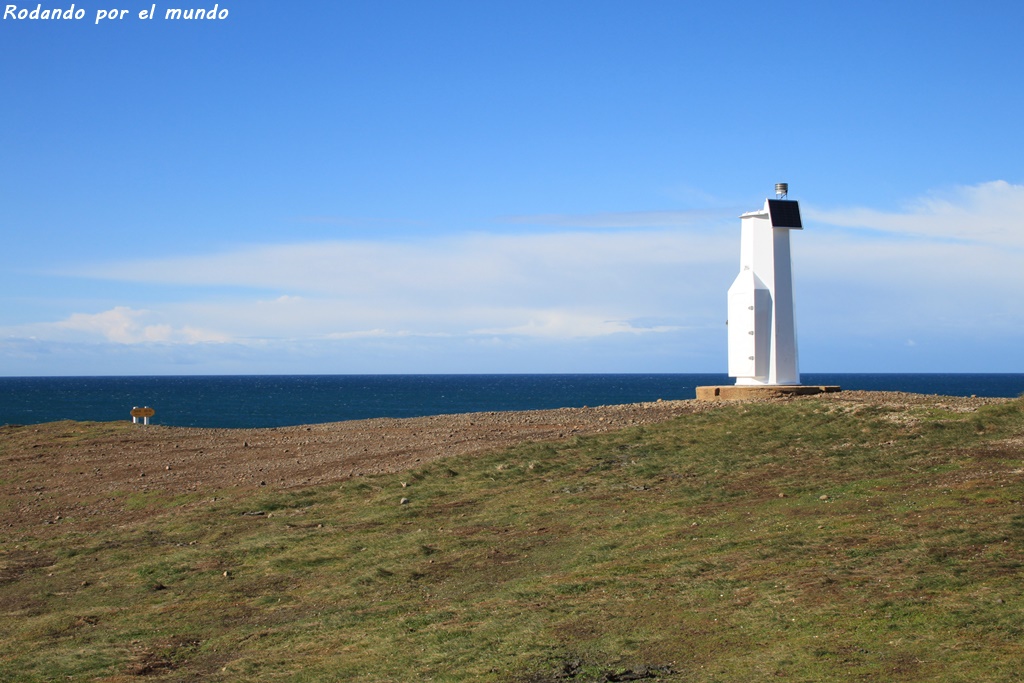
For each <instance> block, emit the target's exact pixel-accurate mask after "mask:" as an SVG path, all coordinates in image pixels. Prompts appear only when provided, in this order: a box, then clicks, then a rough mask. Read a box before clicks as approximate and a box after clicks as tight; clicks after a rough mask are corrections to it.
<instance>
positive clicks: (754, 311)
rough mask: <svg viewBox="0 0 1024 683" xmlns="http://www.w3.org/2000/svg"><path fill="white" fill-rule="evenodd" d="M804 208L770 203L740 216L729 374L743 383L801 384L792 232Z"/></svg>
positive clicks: (731, 305)
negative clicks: (738, 267) (798, 364)
mask: <svg viewBox="0 0 1024 683" xmlns="http://www.w3.org/2000/svg"><path fill="white" fill-rule="evenodd" d="M802 228H803V226H802V225H801V223H800V206H799V204H798V203H797V202H795V201H790V200H786V199H766V200H765V203H764V208H763V209H761V210H760V211H751V212H750V213H745V214H743V215H742V216H740V274H739V275H738V276H737V277H736V279H735V280H734V281H733V283H732V286H731V287H729V309H728V310H729V376H730V377H735V378H736V384H739V385H755V386H756V385H767V386H773V385H784V384H800V371H799V370H798V369H797V352H796V320H795V317H794V314H793V272H792V265H791V262H790V254H789V231H790V230H800V229H802Z"/></svg>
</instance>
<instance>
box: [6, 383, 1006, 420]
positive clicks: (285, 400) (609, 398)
mask: <svg viewBox="0 0 1024 683" xmlns="http://www.w3.org/2000/svg"><path fill="white" fill-rule="evenodd" d="M802 380H803V382H804V383H805V384H838V385H840V386H842V387H843V388H844V389H867V390H874V391H909V392H915V393H923V394H945V395H951V396H971V395H977V396H1004V397H1016V396H1020V395H1021V394H1022V393H1024V374H815V373H803V374H802ZM731 383H732V382H731V381H730V380H729V378H728V377H726V376H725V375H719V374H650V375H643V374H622V375H615V374H609V375H599V374H586V375H268V376H216V377H199V376H184V377H0V424H38V423H41V422H51V421H55V420H95V421H110V420H128V419H131V418H130V414H129V413H130V411H131V409H132V408H133V407H135V406H149V407H152V408H153V409H154V410H155V411H156V414H155V416H154V417H153V418H152V419H151V422H152V423H153V424H164V425H174V426H181V427H225V428H237V427H281V426H286V425H297V424H313V423H319V422H336V421H341V420H358V419H363V418H371V417H418V416H423V415H442V414H448V413H469V412H485V411H503V410H534V409H544V408H565V407H581V406H597V405H613V404H619V403H636V402H640V401H656V400H658V399H659V398H661V399H665V400H671V399H691V398H694V396H695V389H696V387H697V386H699V385H708V384H731Z"/></svg>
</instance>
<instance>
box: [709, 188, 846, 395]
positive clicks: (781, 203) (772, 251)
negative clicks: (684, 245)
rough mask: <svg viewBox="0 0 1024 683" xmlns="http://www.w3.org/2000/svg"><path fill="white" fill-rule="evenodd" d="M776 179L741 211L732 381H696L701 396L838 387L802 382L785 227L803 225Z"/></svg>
mask: <svg viewBox="0 0 1024 683" xmlns="http://www.w3.org/2000/svg"><path fill="white" fill-rule="evenodd" d="M788 194H789V186H788V185H787V184H786V183H778V184H776V185H775V199H765V200H764V207H763V208H762V209H761V210H760V211H751V212H749V213H745V214H743V215H742V216H740V273H739V275H737V276H736V279H735V280H734V281H733V283H732V286H731V287H729V296H728V301H729V303H728V313H729V334H728V341H729V376H730V377H735V378H736V385H735V386H730V387H697V398H699V399H708V400H714V399H734V398H736V399H741V398H748V397H754V396H763V395H788V394H815V393H821V392H825V391H838V390H839V387H833V386H829V387H821V386H805V385H802V384H800V370H799V367H798V365H797V345H796V317H795V315H794V312H793V268H792V263H791V258H790V251H789V233H790V231H791V230H802V229H803V224H802V223H801V221H800V205H799V204H798V203H797V202H795V201H793V200H790V199H787V198H786V197H787V196H788Z"/></svg>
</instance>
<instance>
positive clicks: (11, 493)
mask: <svg viewBox="0 0 1024 683" xmlns="http://www.w3.org/2000/svg"><path fill="white" fill-rule="evenodd" d="M776 400H778V399H776ZM785 400H815V401H827V402H832V403H841V404H882V405H887V406H897V407H898V406H906V405H919V404H926V405H934V406H936V407H941V408H946V409H951V410H956V411H960V412H966V411H972V410H976V409H977V408H978V407H979V406H982V405H985V404H989V403H997V402H1000V401H1005V400H1007V399H991V398H957V397H948V396H925V395H920V394H904V393H895V392H865V391H846V392H840V393H836V394H825V395H821V396H816V397H807V398H796V399H785ZM718 405H719V404H717V403H713V402H702V401H695V400H691V401H657V402H654V403H636V404H629V405H617V406H598V407H593V408H562V409H558V410H536V411H524V412H489V413H468V414H463V415H438V416H433V417H419V418H409V419H374V420H355V421H351V422H335V423H329V424H316V425H308V426H300V427H278V428H271V429H194V428H180V427H163V426H157V425H150V426H148V427H143V426H141V425H139V426H137V427H131V428H130V429H126V430H119V431H118V432H117V433H116V434H114V435H111V434H109V433H108V434H105V435H101V436H87V435H86V433H87V431H88V430H89V428H90V425H89V424H88V423H84V424H81V423H74V422H58V423H51V424H45V425H28V426H4V427H0V442H2V445H3V448H2V449H0V510H3V516H2V517H0V529H2V528H6V529H7V530H8V531H10V530H12V529H15V530H16V529H27V528H32V529H33V531H34V532H36V533H39V532H42V533H45V532H47V531H50V532H58V531H59V532H66V531H68V529H67V528H66V526H68V525H74V526H75V527H77V528H79V529H81V530H83V531H85V530H88V529H90V528H96V526H97V525H110V524H122V523H126V522H128V521H131V520H133V519H139V518H143V517H145V516H147V515H152V514H155V511H154V510H153V509H152V506H148V507H147V506H145V505H130V504H126V503H127V501H128V499H129V498H131V496H132V494H144V493H147V492H159V493H168V494H172V495H178V494H193V495H191V496H190V497H189V500H191V501H192V502H190V503H189V504H190V505H195V504H199V503H196V502H195V501H196V500H197V499H203V500H207V501H208V500H209V499H208V498H204V497H205V496H206V495H207V494H208V495H209V496H210V497H216V496H218V495H224V494H225V493H227V492H229V491H230V490H232V489H238V488H242V489H250V490H251V489H259V488H265V489H267V490H275V489H287V488H294V487H303V486H312V485H318V484H326V483H330V482H336V481H341V480H345V479H348V478H350V477H358V476H363V475H366V474H374V473H381V472H397V471H402V470H407V469H411V468H415V467H420V466H423V465H425V464H426V463H429V462H432V461H434V460H437V459H438V458H442V457H445V456H449V455H464V454H472V453H479V452H483V451H490V450H494V449H500V448H505V447H507V446H511V445H514V444H517V443H521V442H524V441H553V440H560V439H567V438H571V437H573V436H576V435H585V434H596V433H600V432H606V431H610V430H616V429H621V428H624V427H630V426H635V425H643V424H651V423H656V422H661V421H664V420H668V419H670V418H673V417H675V416H678V415H682V414H685V413H694V412H703V411H708V410H714V409H715V408H716V407H717V406H718ZM195 494H198V495H195ZM62 527H63V528H62Z"/></svg>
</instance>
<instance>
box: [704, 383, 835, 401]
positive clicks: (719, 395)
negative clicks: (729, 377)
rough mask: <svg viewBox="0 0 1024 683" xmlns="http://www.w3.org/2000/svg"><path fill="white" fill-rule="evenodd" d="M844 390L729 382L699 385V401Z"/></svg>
mask: <svg viewBox="0 0 1024 683" xmlns="http://www.w3.org/2000/svg"><path fill="white" fill-rule="evenodd" d="M837 391H842V389H840V388H839V387H838V386H834V385H824V386H823V385H809V384H779V385H764V386H747V385H736V384H729V385H725V386H709V387H697V400H698V401H743V400H747V399H753V398H786V397H788V396H813V395H814V394H831V393H835V392H837Z"/></svg>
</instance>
